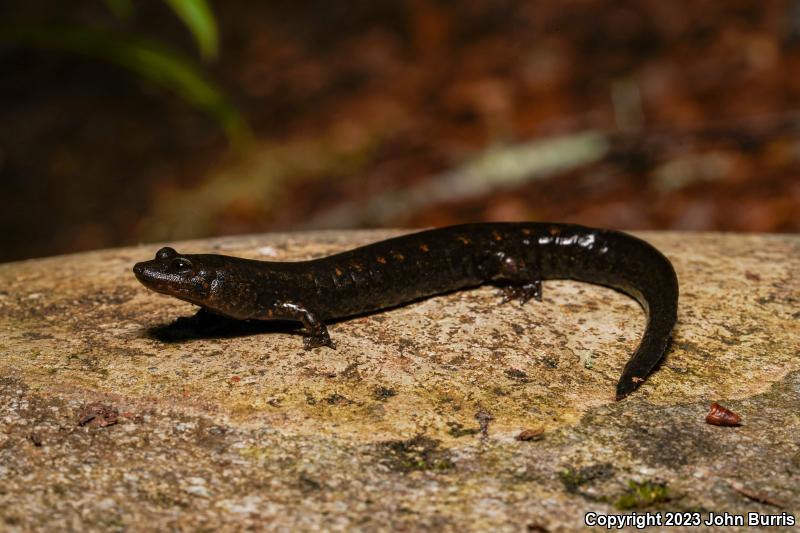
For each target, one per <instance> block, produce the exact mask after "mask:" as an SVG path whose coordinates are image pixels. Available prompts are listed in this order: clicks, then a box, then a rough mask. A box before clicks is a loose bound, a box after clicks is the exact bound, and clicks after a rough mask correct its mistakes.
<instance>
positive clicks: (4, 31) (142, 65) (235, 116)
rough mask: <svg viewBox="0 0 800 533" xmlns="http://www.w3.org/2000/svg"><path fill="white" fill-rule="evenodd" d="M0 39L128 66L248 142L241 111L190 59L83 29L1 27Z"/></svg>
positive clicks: (139, 40) (143, 42)
mask: <svg viewBox="0 0 800 533" xmlns="http://www.w3.org/2000/svg"><path fill="white" fill-rule="evenodd" d="M0 39H4V40H10V41H14V42H18V43H22V44H27V45H31V46H37V47H42V48H50V49H56V50H64V51H69V52H74V53H78V54H83V55H87V56H93V57H97V58H100V59H103V60H105V61H108V62H110V63H114V64H117V65H119V66H121V67H124V68H126V69H128V70H130V71H132V72H134V73H136V74H138V75H139V76H141V77H142V78H145V79H147V80H149V81H151V82H153V83H155V84H157V85H160V86H161V87H164V88H166V89H169V90H171V91H173V92H175V93H176V94H177V95H178V96H180V97H181V98H182V99H184V100H185V101H187V102H188V103H190V104H191V105H193V106H195V107H197V108H198V109H201V110H203V111H205V112H206V113H208V114H209V115H211V116H212V117H213V118H214V119H215V120H216V121H217V122H218V123H219V124H220V125H221V126H222V128H223V129H224V130H225V132H226V133H227V134H228V136H229V138H231V140H232V141H237V140H244V138H245V137H246V136H247V127H246V125H245V122H244V119H243V118H242V116H241V115H240V114H239V112H238V111H237V109H236V108H235V107H234V106H233V105H232V104H231V103H230V102H229V101H228V100H227V98H226V97H225V95H224V94H223V93H222V91H220V90H219V89H218V88H217V87H216V86H215V85H214V84H213V82H211V81H210V80H208V79H207V78H206V77H205V75H204V74H203V72H202V71H201V70H200V69H199V68H198V67H197V66H196V65H195V64H194V63H193V62H192V61H191V60H190V59H188V58H186V57H183V56H181V55H180V54H178V53H177V52H175V51H173V50H170V49H169V48H167V47H165V46H163V45H161V44H159V43H157V42H154V41H151V40H148V39H143V38H139V37H130V36H124V35H117V34H111V33H107V32H101V31H97V30H93V29H88V28H80V27H72V26H67V27H53V26H27V27H22V26H13V27H0Z"/></svg>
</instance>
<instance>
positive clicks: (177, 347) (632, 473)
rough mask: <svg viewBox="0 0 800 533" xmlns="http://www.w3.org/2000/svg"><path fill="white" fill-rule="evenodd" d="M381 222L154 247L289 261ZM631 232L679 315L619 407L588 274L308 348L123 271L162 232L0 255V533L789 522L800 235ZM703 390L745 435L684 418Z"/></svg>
mask: <svg viewBox="0 0 800 533" xmlns="http://www.w3.org/2000/svg"><path fill="white" fill-rule="evenodd" d="M398 233H399V232H388V231H381V232H351V233H348V232H331V233H327V232H322V233H306V234H296V235H279V234H276V235H264V236H250V237H236V238H224V239H216V240H207V241H192V242H186V243H172V244H171V245H172V246H174V247H175V248H176V249H177V250H178V251H179V252H182V253H198V252H216V253H225V254H230V255H238V256H242V257H251V258H257V259H268V260H298V259H307V258H311V257H315V256H320V255H324V254H329V253H333V252H337V251H341V250H344V249H347V248H350V247H353V246H357V245H362V244H366V243H369V242H372V241H374V240H379V239H382V238H386V237H388V236H392V235H396V234H398ZM640 236H642V237H643V238H645V239H647V240H648V241H650V242H652V243H653V244H655V245H656V246H657V247H658V248H660V249H661V250H662V251H663V252H664V253H665V254H666V255H667V256H668V257H669V258H670V259H671V260H672V262H673V264H674V265H675V269H676V271H677V273H678V277H679V279H680V284H681V299H680V309H679V316H678V326H677V328H676V330H675V332H674V336H673V343H672V346H671V348H670V350H669V352H668V355H667V357H666V359H665V361H664V362H663V364H662V365H661V366H660V368H659V369H658V370H657V371H656V372H655V373H654V374H653V375H652V376H651V378H650V379H649V380H648V381H647V382H646V383H644V384H643V385H642V387H641V388H640V389H639V390H638V391H636V392H635V393H634V394H632V395H631V396H630V397H628V398H627V399H625V400H623V401H621V402H615V401H614V400H613V393H614V385H615V383H616V380H617V378H618V377H619V374H620V372H621V370H622V367H623V365H624V364H625V362H626V361H627V359H628V357H629V356H630V354H631V353H632V351H633V350H634V348H635V346H636V343H637V342H638V340H639V337H640V336H641V333H642V330H643V328H644V314H643V312H642V311H641V309H640V308H639V307H638V305H637V304H636V303H635V302H634V301H633V300H631V299H630V298H628V297H626V296H624V295H621V294H619V293H616V292H614V291H612V290H609V289H605V288H601V287H596V286H592V285H587V284H581V283H577V282H570V281H549V282H545V284H544V301H543V302H535V301H532V302H529V303H528V304H526V305H525V306H524V307H520V306H519V305H517V304H506V305H500V303H499V297H498V296H497V294H496V289H494V288H492V287H483V288H479V289H475V290H470V291H462V292H456V293H453V294H449V295H446V296H441V297H436V298H431V299H428V300H424V301H421V302H418V303H415V304H413V305H409V306H406V307H402V308H398V309H394V310H391V311H387V312H383V313H378V314H373V315H369V316H363V317H358V318H355V319H352V320H348V321H343V322H339V323H336V324H333V325H332V326H331V327H330V331H331V335H332V337H333V338H334V339H335V341H336V342H337V345H338V346H337V349H336V350H335V351H334V350H330V349H328V348H319V349H315V350H313V351H304V350H303V348H302V339H301V337H300V335H299V333H298V332H297V331H296V330H293V329H291V328H288V327H286V326H285V325H267V326H261V327H259V326H251V325H246V324H233V325H232V324H224V323H211V324H209V323H203V322H201V321H199V320H197V319H193V318H190V317H191V316H192V315H193V313H194V310H195V309H194V308H193V307H192V306H191V305H190V304H187V303H183V302H180V301H178V300H174V299H171V298H168V297H166V296H160V295H157V294H155V293H152V292H149V291H148V290H147V289H145V288H144V287H142V286H141V285H139V284H138V282H137V281H136V280H135V278H134V276H133V275H132V273H131V266H132V265H133V263H134V262H136V261H140V260H144V259H150V258H152V256H153V255H154V253H155V251H156V250H157V249H158V247H159V246H158V245H148V246H140V247H136V248H125V249H118V250H107V251H100V252H92V253H85V254H79V255H73V256H64V257H54V258H48V259H41V260H34V261H25V262H19V263H9V264H4V265H0V530H7V531H29V530H31V529H41V530H64V529H74V530H129V531H144V530H154V529H162V530H163V529H182V530H202V529H207V530H217V529H219V528H222V529H223V530H224V529H230V530H233V529H242V528H248V527H252V528H255V529H276V530H286V531H288V530H332V531H345V530H346V531H353V530H363V531H378V530H395V531H397V530H405V531H421V530H428V531H559V530H572V529H577V528H579V527H580V526H582V525H583V519H584V518H583V517H584V515H585V513H587V512H590V511H591V512H597V513H603V514H630V513H632V512H636V513H640V514H641V513H643V512H646V511H651V512H662V513H664V512H667V511H685V512H689V513H692V512H699V513H702V514H703V519H704V520H705V518H706V517H707V513H709V512H714V513H718V514H721V513H724V512H728V513H735V514H742V513H746V512H748V511H751V512H758V513H761V514H762V515H764V516H766V515H777V516H784V517H785V516H786V514H787V513H788V514H792V515H794V516H795V518H796V519H800V414H798V413H800V326H798V324H800V275H798V273H799V272H800V237H798V236H760V235H759V236H756V235H752V236H749V235H724V234H694V235H692V234H676V233H642V234H640ZM181 317H183V318H181ZM714 401H718V402H720V403H721V404H723V405H724V406H725V407H727V408H729V409H731V410H733V411H735V412H737V413H738V414H740V415H741V416H742V419H743V423H742V425H741V426H740V427H718V426H712V425H708V424H706V422H705V415H706V413H707V412H708V408H709V405H710V404H711V403H712V402H714ZM525 430H532V431H528V432H527V433H526V435H524V436H523V438H524V440H521V439H518V438H516V437H517V436H519V434H520V433H521V432H523V431H525ZM699 529H705V528H697V529H695V530H699ZM781 529H786V530H788V529H791V528H790V527H778V528H776V529H773V530H781Z"/></svg>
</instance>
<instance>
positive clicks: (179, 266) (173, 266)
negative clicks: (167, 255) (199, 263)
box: [169, 257, 192, 272]
mask: <svg viewBox="0 0 800 533" xmlns="http://www.w3.org/2000/svg"><path fill="white" fill-rule="evenodd" d="M169 269H170V270H171V271H173V272H188V271H189V270H191V269H192V262H191V261H189V260H188V259H186V258H185V257H176V258H175V259H173V260H172V262H171V263H170V264H169Z"/></svg>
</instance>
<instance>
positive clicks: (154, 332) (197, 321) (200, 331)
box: [147, 308, 302, 343]
mask: <svg viewBox="0 0 800 533" xmlns="http://www.w3.org/2000/svg"><path fill="white" fill-rule="evenodd" d="M264 333H293V334H296V335H301V334H302V328H301V326H300V324H299V323H298V322H291V321H281V320H269V321H264V320H236V319H233V318H228V317H224V316H220V315H215V314H214V313H210V312H208V311H206V310H205V309H203V308H201V309H200V310H199V311H198V312H197V313H196V314H195V315H193V316H182V317H179V318H178V319H176V320H174V321H173V322H171V323H169V324H162V325H159V326H153V327H150V328H148V329H147V336H148V337H150V338H151V339H155V340H158V341H161V342H165V343H180V342H186V341H192V340H198V339H224V338H232V337H245V336H248V335H259V334H264Z"/></svg>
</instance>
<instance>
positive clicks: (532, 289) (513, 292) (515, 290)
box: [500, 280, 542, 305]
mask: <svg viewBox="0 0 800 533" xmlns="http://www.w3.org/2000/svg"><path fill="white" fill-rule="evenodd" d="M500 295H501V296H502V299H501V303H508V302H510V301H512V300H517V301H518V302H519V305H525V304H526V303H528V300H530V299H531V298H534V299H536V301H538V302H541V301H542V280H536V281H533V282H531V283H525V284H522V285H520V284H511V285H506V286H504V287H502V288H501V289H500Z"/></svg>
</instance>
